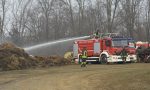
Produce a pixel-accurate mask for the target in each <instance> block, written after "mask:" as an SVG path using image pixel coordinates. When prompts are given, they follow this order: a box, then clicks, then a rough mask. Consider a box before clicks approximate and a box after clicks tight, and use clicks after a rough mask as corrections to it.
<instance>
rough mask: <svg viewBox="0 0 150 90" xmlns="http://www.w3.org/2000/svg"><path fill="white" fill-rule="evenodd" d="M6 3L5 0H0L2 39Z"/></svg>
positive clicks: (2, 36)
mask: <svg viewBox="0 0 150 90" xmlns="http://www.w3.org/2000/svg"><path fill="white" fill-rule="evenodd" d="M6 3H7V0H1V1H0V6H1V13H0V14H1V15H0V38H1V40H2V41H3V39H4V26H5V20H6V11H7V10H6V8H7V7H6Z"/></svg>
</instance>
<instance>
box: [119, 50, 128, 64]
mask: <svg viewBox="0 0 150 90" xmlns="http://www.w3.org/2000/svg"><path fill="white" fill-rule="evenodd" d="M127 56H128V53H127V51H126V49H125V47H123V49H122V51H121V58H122V60H123V63H125V62H126V58H127Z"/></svg>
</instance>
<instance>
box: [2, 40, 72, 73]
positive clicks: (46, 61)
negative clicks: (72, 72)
mask: <svg viewBox="0 0 150 90" xmlns="http://www.w3.org/2000/svg"><path fill="white" fill-rule="evenodd" d="M69 63H70V62H69V61H68V60H67V59H64V58H62V57H59V56H50V57H40V56H35V57H34V56H30V55H28V54H27V53H26V52H25V50H24V49H22V48H19V47H17V46H15V45H14V44H12V43H3V44H1V45H0V68H1V69H2V70H5V71H6V70H20V69H27V68H33V67H49V66H60V65H66V64H69Z"/></svg>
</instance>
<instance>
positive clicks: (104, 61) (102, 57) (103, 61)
mask: <svg viewBox="0 0 150 90" xmlns="http://www.w3.org/2000/svg"><path fill="white" fill-rule="evenodd" d="M101 63H102V64H107V56H106V55H102V56H101Z"/></svg>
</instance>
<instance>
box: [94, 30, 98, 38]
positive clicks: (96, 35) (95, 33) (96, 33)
mask: <svg viewBox="0 0 150 90" xmlns="http://www.w3.org/2000/svg"><path fill="white" fill-rule="evenodd" d="M94 36H95V38H98V37H99V30H98V29H97V30H96V31H95V32H94Z"/></svg>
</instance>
